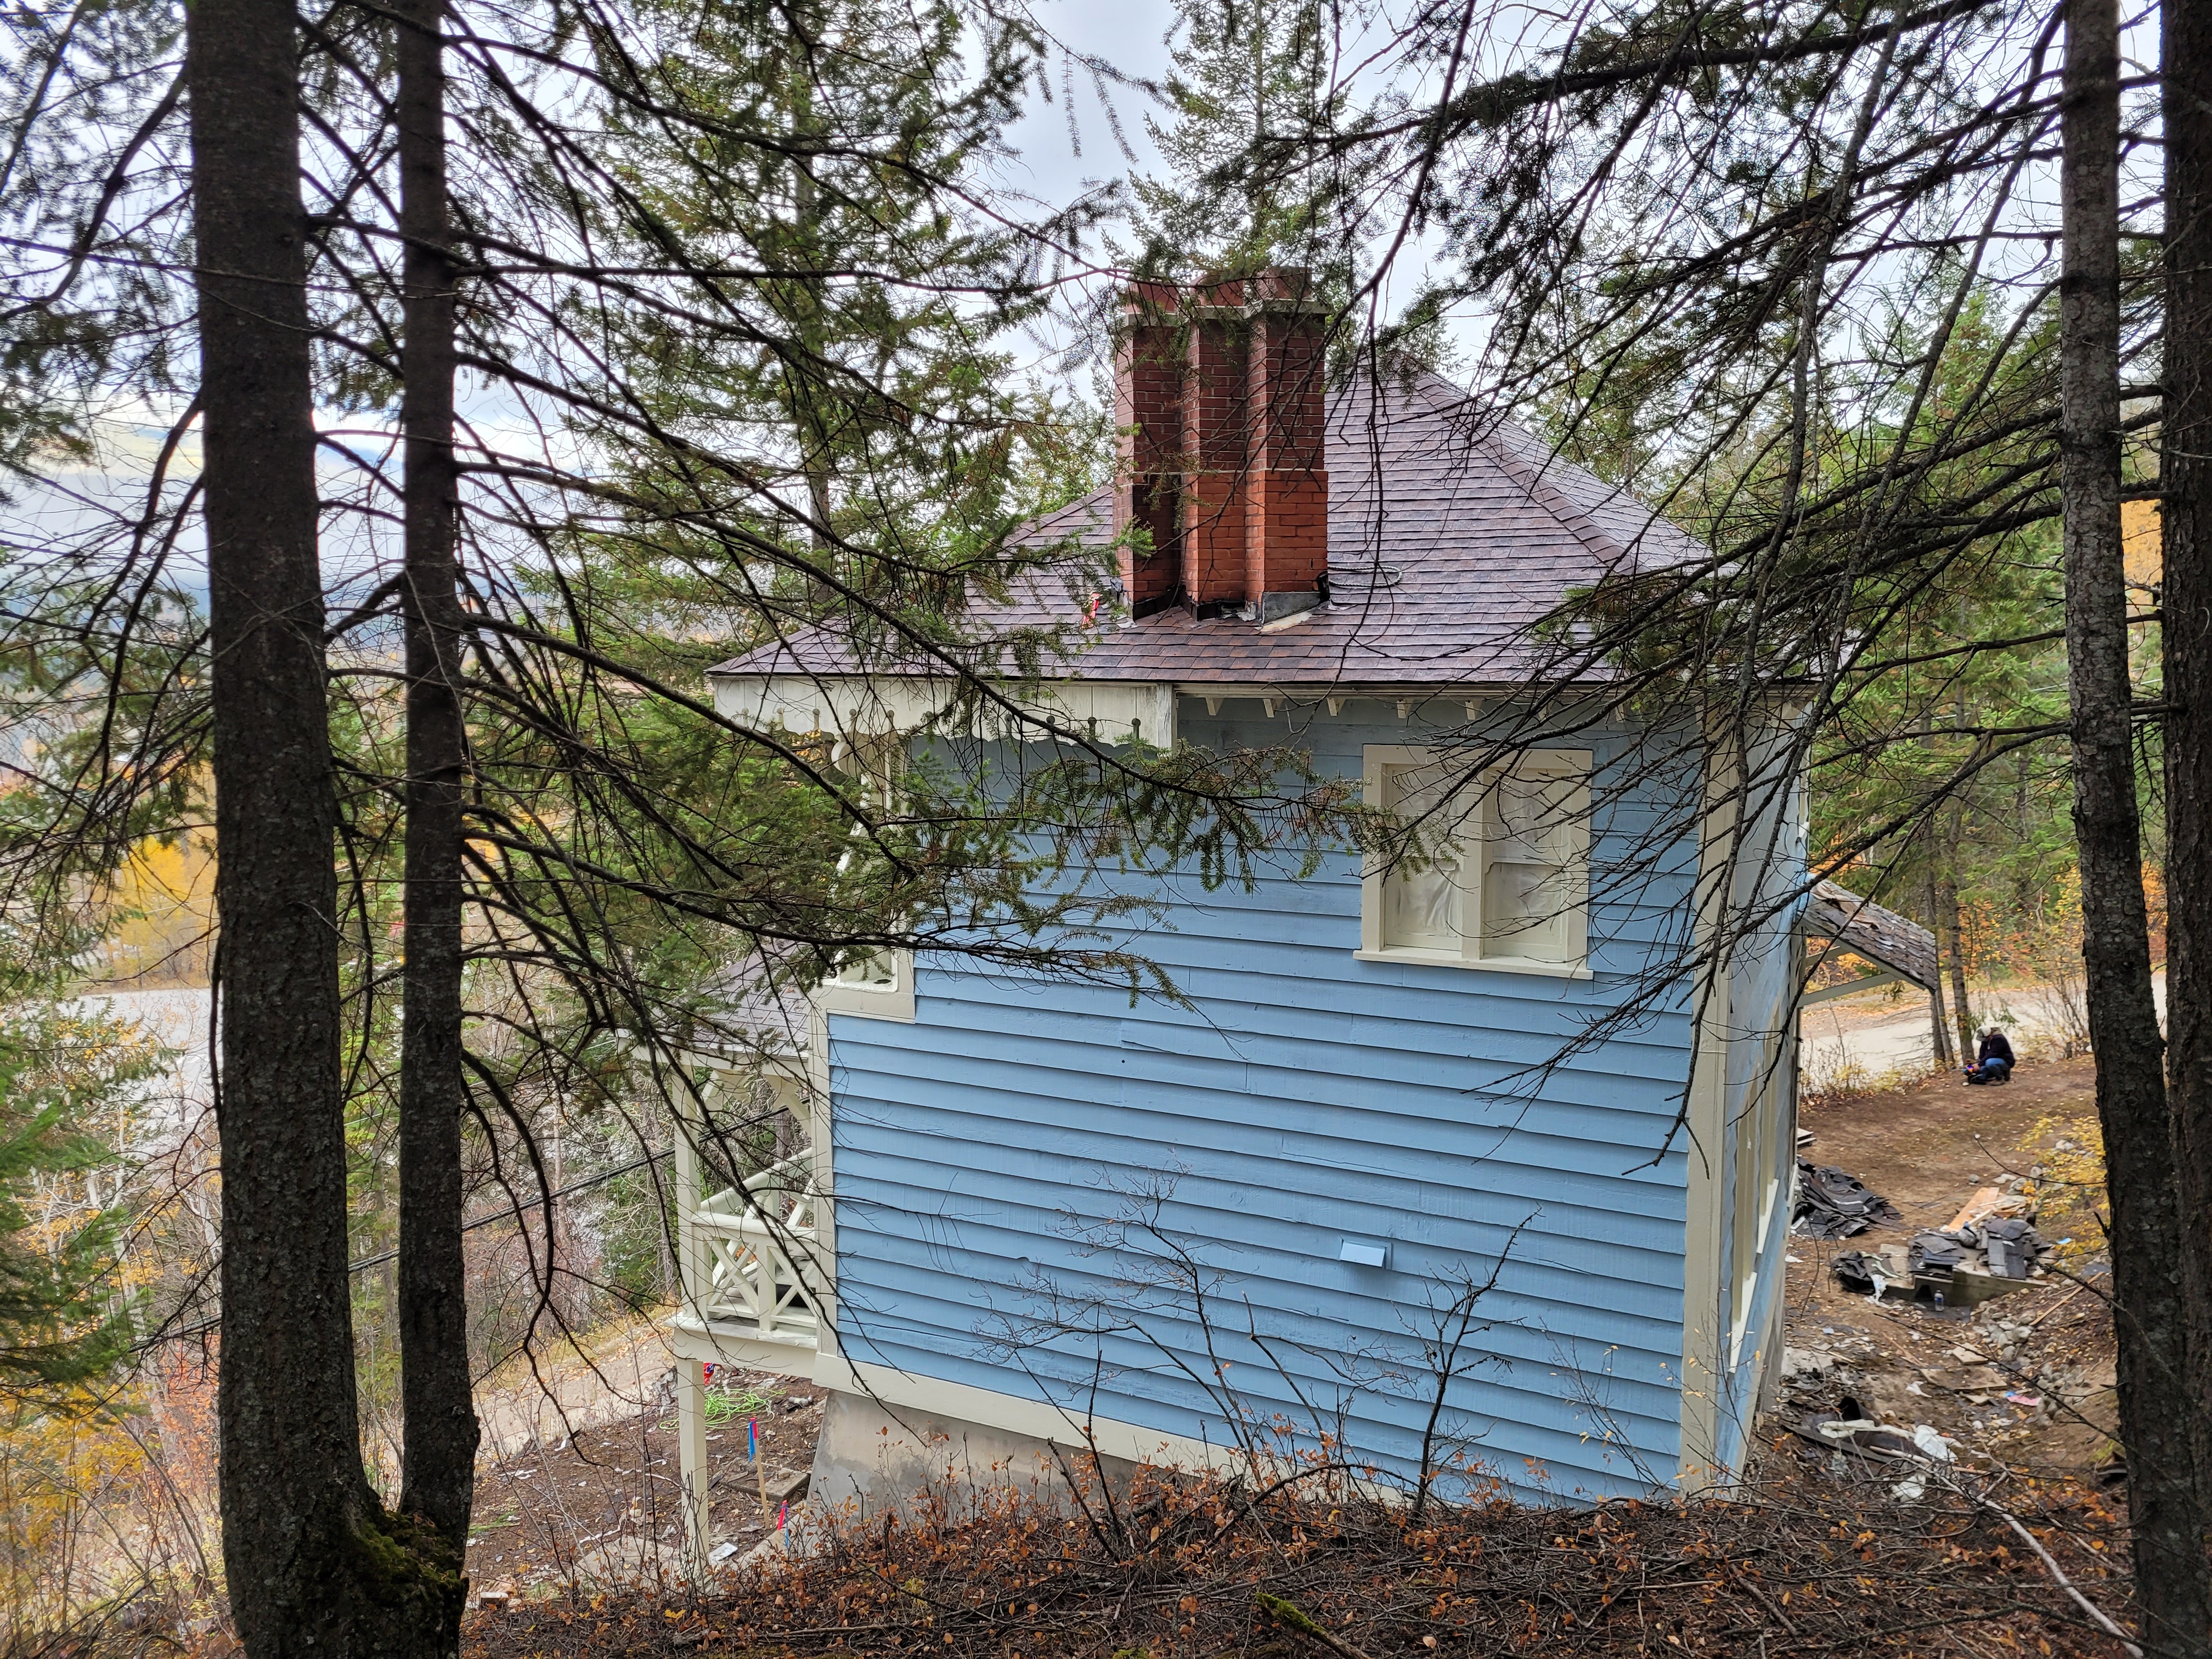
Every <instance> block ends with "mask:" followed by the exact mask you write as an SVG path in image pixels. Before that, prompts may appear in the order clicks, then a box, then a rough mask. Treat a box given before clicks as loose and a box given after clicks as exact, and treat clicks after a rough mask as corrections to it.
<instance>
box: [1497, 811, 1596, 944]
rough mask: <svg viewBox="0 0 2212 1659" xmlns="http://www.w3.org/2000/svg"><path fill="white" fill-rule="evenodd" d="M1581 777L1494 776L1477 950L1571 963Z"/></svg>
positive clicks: (1577, 912)
mask: <svg viewBox="0 0 2212 1659" xmlns="http://www.w3.org/2000/svg"><path fill="white" fill-rule="evenodd" d="M1586 798H1587V795H1586V789H1585V786H1584V785H1583V781H1582V780H1581V778H1579V777H1577V776H1573V775H1565V776H1562V775H1559V774H1558V773H1556V772H1549V771H1539V770H1534V769H1531V770H1528V771H1522V772H1516V773H1513V774H1509V775H1506V776H1504V777H1502V778H1499V779H1498V781H1497V782H1496V784H1495V785H1494V787H1492V790H1491V792H1490V795H1489V799H1488V800H1487V802H1486V805H1485V807H1484V812H1483V817H1484V832H1485V833H1484V836H1483V846H1482V955H1483V956H1484V957H1486V958H1491V957H1497V958H1518V959H1521V960H1523V961H1533V962H1556V963H1571V962H1575V961H1577V960H1579V959H1580V957H1581V956H1582V953H1583V930H1582V927H1581V906H1582V903H1583V896H1582V881H1581V871H1580V869H1579V867H1578V866H1579V862H1580V854H1579V852H1578V849H1577V842H1578V840H1579V834H1578V830H1579V823H1578V820H1579V818H1580V817H1581V814H1582V813H1583V811H1584V803H1585V800H1586Z"/></svg>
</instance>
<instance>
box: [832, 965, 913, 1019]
mask: <svg viewBox="0 0 2212 1659" xmlns="http://www.w3.org/2000/svg"><path fill="white" fill-rule="evenodd" d="M814 1004H815V1006H817V1008H820V1009H821V1010H822V1011H823V1012H825V1013H832V1014H864V1015H866V1016H867V1017H868V1018H871V1019H902V1020H908V1021H911V1020H912V1019H913V1018H914V952H913V951H854V952H853V953H852V954H851V955H850V956H849V957H847V959H846V960H845V961H844V962H842V963H840V964H839V965H838V969H837V971H836V973H834V974H832V975H829V978H828V979H826V980H824V981H822V983H821V984H820V985H818V986H817V987H815V991H814Z"/></svg>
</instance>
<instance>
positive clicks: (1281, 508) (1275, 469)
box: [1244, 267, 1328, 623]
mask: <svg viewBox="0 0 2212 1659" xmlns="http://www.w3.org/2000/svg"><path fill="white" fill-rule="evenodd" d="M1252 287H1253V289H1254V290H1255V292H1254V293H1252V294H1251V295H1250V296H1249V304H1248V305H1247V306H1246V307H1245V310H1246V314H1247V315H1248V316H1249V318H1250V319H1251V321H1250V328H1251V337H1250V342H1249V347H1248V349H1247V361H1248V363H1249V382H1248V384H1249V391H1248V392H1247V398H1248V401H1249V405H1250V410H1251V415H1250V423H1251V441H1250V447H1249V455H1248V459H1247V465H1246V472H1245V485H1244V494H1245V502H1244V571H1245V574H1244V591H1245V593H1246V594H1247V596H1248V597H1249V599H1250V602H1251V604H1252V605H1253V606H1254V608H1255V611H1257V613H1258V617H1259V620H1260V621H1261V622H1263V623H1267V622H1273V621H1274V620H1275V619H1276V618H1277V617H1287V616H1290V615H1291V614H1293V613H1294V612H1297V611H1305V610H1310V609H1311V608H1312V607H1313V606H1314V605H1317V604H1319V603H1320V602H1321V590H1322V579H1323V578H1324V577H1325V576H1326V575H1327V574H1328V473H1327V472H1326V471H1324V470H1323V465H1324V464H1323V461H1322V431H1323V428H1324V427H1325V425H1326V422H1327V416H1326V415H1325V414H1324V413H1323V404H1322V374H1324V372H1325V371H1326V369H1327V367H1328V353H1327V350H1326V343H1325V342H1324V340H1323V339H1322V307H1321V306H1320V305H1319V304H1318V303H1316V301H1314V299H1313V297H1312V288H1313V279H1312V277H1311V276H1310V274H1309V273H1308V272H1305V271H1303V270H1283V269H1281V268H1279V267H1278V268H1276V269H1273V270H1267V271H1266V272H1264V273H1262V274H1261V276H1260V277H1259V278H1258V279H1257V280H1256V281H1255V283H1253V284H1252Z"/></svg>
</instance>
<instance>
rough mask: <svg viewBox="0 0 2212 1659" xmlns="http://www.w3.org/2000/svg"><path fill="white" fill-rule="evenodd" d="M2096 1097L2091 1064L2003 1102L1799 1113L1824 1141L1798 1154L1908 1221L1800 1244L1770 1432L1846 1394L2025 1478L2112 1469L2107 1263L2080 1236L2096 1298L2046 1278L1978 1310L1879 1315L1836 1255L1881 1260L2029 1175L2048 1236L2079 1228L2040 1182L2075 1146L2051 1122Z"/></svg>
mask: <svg viewBox="0 0 2212 1659" xmlns="http://www.w3.org/2000/svg"><path fill="white" fill-rule="evenodd" d="M2093 1087H2094V1074H2093V1067H2092V1062H2090V1061H2089V1060H2086V1059H2082V1060H2057V1061H2053V1062H2051V1063H2048V1064H2036V1063H2034V1062H2033V1060H2030V1061H2029V1062H2028V1063H2027V1064H2024V1065H2023V1066H2021V1069H2020V1071H2019V1073H2017V1074H2016V1076H2015V1079H2014V1080H2013V1081H2012V1082H2011V1083H2009V1084H2008V1085H2004V1086H2003V1087H2001V1088H1969V1087H1967V1086H1966V1085H1964V1084H1962V1083H1960V1081H1959V1080H1958V1079H1957V1077H1956V1075H1955V1074H1946V1075H1942V1076H1938V1077H1936V1078H1934V1079H1929V1080H1927V1081H1924V1082H1921V1083H1917V1084H1914V1085H1909V1086H1906V1087H1905V1088H1901V1089H1892V1090H1884V1091H1876V1092H1871V1093H1863V1094H1857V1095H1851V1096H1846V1097H1843V1098H1840V1099H1832V1100H1823V1099H1818V1098H1815V1099H1812V1100H1808V1102H1807V1103H1806V1104H1805V1106H1804V1108H1803V1109H1802V1113H1801V1117H1800V1122H1801V1126H1802V1127H1804V1128H1806V1129H1809V1130H1811V1131H1812V1132H1813V1134H1814V1140H1813V1142H1812V1144H1811V1145H1810V1146H1806V1147H1804V1148H1803V1149H1802V1150H1801V1152H1800V1153H1799V1156H1800V1157H1801V1158H1804V1159H1805V1160H1807V1161H1808V1162H1810V1163H1813V1164H1833V1165H1835V1166H1836V1167H1838V1168H1839V1169H1842V1170H1845V1171H1847V1172H1848V1173H1850V1174H1851V1175H1854V1176H1857V1177H1858V1178H1859V1179H1860V1180H1861V1181H1863V1182H1865V1183H1866V1185H1867V1186H1869V1188H1872V1189H1873V1190H1874V1191H1875V1192H1877V1193H1880V1194H1882V1195H1883V1196H1884V1197H1885V1198H1887V1199H1888V1200H1889V1201H1890V1202H1891V1203H1892V1204H1893V1205H1895V1206H1897V1208H1898V1210H1899V1212H1901V1219H1900V1220H1899V1222H1898V1223H1896V1224H1895V1225H1892V1226H1887V1227H1878V1228H1875V1229H1874V1230H1873V1231H1869V1232H1866V1233H1862V1234H1860V1235H1859V1236H1857V1237H1854V1238H1850V1239H1847V1240H1844V1241H1841V1242H1838V1243H1830V1242H1824V1241H1820V1240H1815V1239H1809V1238H1792V1239H1791V1241H1790V1267H1789V1278H1788V1296H1789V1308H1788V1312H1787V1316H1786V1325H1785V1336H1784V1340H1785V1343H1786V1345H1787V1350H1788V1352H1787V1353H1786V1355H1785V1367H1784V1370H1785V1381H1784V1385H1783V1386H1784V1408H1783V1410H1782V1412H1781V1413H1779V1415H1780V1417H1781V1418H1782V1419H1783V1421H1782V1422H1781V1423H1779V1424H1778V1425H1777V1426H1778V1427H1781V1426H1786V1423H1787V1421H1788V1420H1789V1419H1791V1418H1792V1417H1793V1416H1794V1415H1795V1414H1796V1411H1797V1410H1799V1409H1801V1408H1815V1407H1834V1406H1836V1405H1837V1404H1838V1401H1840V1400H1841V1399H1842V1398H1843V1397H1844V1396H1845V1395H1849V1396H1850V1397H1852V1398H1855V1399H1857V1401H1859V1402H1860V1403H1861V1405H1863V1407H1865V1409H1866V1414H1867V1415H1869V1416H1873V1417H1875V1418H1878V1419H1881V1420H1882V1421H1884V1422H1887V1423H1894V1424H1898V1425H1902V1426H1904V1427H1905V1428H1908V1429H1910V1428H1911V1427H1912V1426H1914V1425H1917V1424H1923V1423H1924V1424H1927V1425H1930V1426H1931V1427H1933V1428H1935V1429H1936V1430H1937V1431H1939V1432H1941V1433H1942V1434H1943V1435H1944V1436H1946V1437H1948V1438H1950V1439H1952V1440H1954V1441H1955V1442H1957V1443H1958V1444H1959V1447H1960V1449H1961V1451H1962V1452H1963V1453H1966V1454H1971V1455H1975V1456H1978V1457H1984V1458H1993V1459H1995V1460H1996V1461H1999V1462H2003V1463H2005V1464H2007V1465H2009V1466H2011V1467H2013V1468H2019V1469H2021V1470H2023V1471H2025V1472H2030V1473H2039V1474H2060V1473H2064V1474H2089V1473H2091V1472H2093V1471H2094V1470H2095V1469H2097V1468H2100V1467H2101V1466H2102V1465H2104V1464H2105V1462H2106V1459H2107V1457H2108V1455H2109V1454H2110V1452H2111V1445H2110V1437H2111V1433H2112V1425H2113V1411H2114V1401H2113V1396H2112V1325H2111V1321H2110V1319H2109V1317H2108V1316H2107V1315H2106V1309H2105V1304H2104V1303H2103V1302H2102V1301H2101V1300H2100V1297H2099V1294H2098V1292H2099V1291H2100V1289H2101V1288H2102V1285H2103V1284H2104V1273H2103V1264H2102V1261H2101V1259H2100V1258H2098V1257H2096V1256H2094V1255H2089V1254H2087V1252H2086V1251H2085V1250H2084V1249H2082V1248H2081V1246H2082V1245H2084V1244H2086V1242H2087V1241H2086V1240H2079V1241H2076V1243H2075V1244H2074V1245H2072V1246H2069V1247H2067V1249H2065V1250H2064V1251H2063V1253H2062V1260H2063V1261H2064V1262H2065V1263H2066V1264H2067V1265H2068V1266H2069V1267H2070V1269H2071V1271H2073V1272H2074V1273H2076V1274H2077V1275H2079V1277H2080V1278H2081V1279H2086V1280H2087V1281H2088V1282H2087V1285H2086V1286H2085V1285H2082V1284H2081V1283H2078V1282H2076V1280H2075V1279H2067V1278H2062V1277H2057V1276H2050V1277H2045V1278H2043V1279H2035V1280H2032V1281H2031V1282H2030V1284H2029V1285H2028V1286H2027V1288H2025V1289H2022V1290H2020V1291H2015V1292H2013V1293H2011V1294H2009V1295H2007V1296H2002V1297H1997V1298H1996V1299H1995V1300H1993V1301H1990V1302H1987V1303H1984V1304H1982V1305H1981V1306H1980V1307H1978V1308H1975V1309H1972V1310H1967V1309H1961V1308H1939V1307H1936V1306H1934V1305H1933V1304H1931V1303H1928V1302H1922V1301H1915V1300H1911V1299H1908V1298H1907V1297H1904V1296H1901V1295H1899V1293H1897V1292H1895V1291H1893V1292H1892V1293H1891V1294H1890V1295H1889V1296H1888V1297H1885V1298H1884V1299H1883V1300H1882V1301H1881V1303H1880V1304H1876V1303H1875V1301H1874V1300H1873V1299H1872V1298H1871V1297H1867V1296H1865V1295H1863V1294H1855V1293H1852V1292H1850V1291H1844V1289H1843V1288H1842V1287H1841V1286H1840V1285H1838V1283H1837V1282H1836V1279H1835V1277H1834V1275H1833V1274H1832V1273H1831V1272H1830V1271H1829V1263H1830V1261H1832V1259H1833V1258H1834V1257H1835V1256H1836V1255H1838V1253H1839V1252H1841V1251H1844V1250H1868V1251H1871V1250H1872V1249H1874V1248H1875V1246H1877V1245H1880V1244H1883V1243H1904V1242H1905V1240H1907V1239H1909V1238H1910V1237H1911V1236H1912V1234H1913V1233H1914V1232H1916V1231H1921V1230H1923V1229H1927V1228H1940V1227H1942V1226H1944V1225H1948V1223H1949V1222H1950V1220H1951V1219H1952V1218H1953V1217H1954V1215H1955V1214H1956V1213H1957V1212H1958V1211H1959V1209H1960V1206H1961V1205H1963V1204H1964V1203H1965V1202H1966V1200H1967V1199H1969V1198H1970V1197H1972V1195H1973V1194H1974V1193H1975V1191H1976V1190H1977V1189H1978V1188H1984V1187H1990V1186H2001V1185H2002V1184H2003V1183H2004V1182H2005V1181H2006V1180H2007V1178H2008V1177H2013V1176H2018V1177H2022V1178H2025V1179H2027V1181H2028V1182H2030V1186H2031V1190H2033V1191H2036V1192H2037V1193H2038V1194H2039V1199H2040V1200H2041V1202H2042V1204H2043V1206H2044V1212H2043V1214H2042V1215H2041V1217H2040V1218H2039V1223H2038V1225H2039V1231H2042V1233H2043V1234H2044V1236H2045V1238H2046V1239H2048V1240H2051V1242H2054V1243H2055V1242H2057V1237H2061V1236H2063V1235H2062V1234H2061V1233H2060V1232H2059V1231H2058V1229H2061V1228H2063V1227H2065V1226H2068V1225H2074V1224H2075V1222H2076V1221H2077V1220H2078V1221H2087V1219H2088V1218H2087V1215H2086V1214H2079V1215H2078V1216H2077V1215H2076V1214H2075V1213H2073V1212H2068V1211H2067V1210H2066V1209H2065V1208H2064V1207H2063V1205H2061V1204H2059V1203H2057V1202H2056V1200H2057V1199H2060V1198H2063V1196H2064V1194H2063V1191H2062V1190H2061V1189H2058V1188H2054V1187H2053V1186H2052V1184H2051V1181H2050V1180H2049V1179H2048V1178H2047V1177H2048V1176H2049V1175H2050V1173H2051V1171H2050V1165H2051V1163H2052V1162H2053V1161H2054V1159H2057V1158H2059V1157H2060V1156H2061V1155H2062V1154H2063V1152H2067V1151H2070V1150H2071V1148H2070V1146H2069V1147H2062V1146H2060V1145H2059V1143H2060V1142H2061V1141H2062V1140H2063V1139H2064V1138H2065V1137H2064V1131H2063V1128H2061V1127H2051V1125H2052V1124H2053V1121H2054V1120H2063V1119H2065V1118H2069V1117H2079V1116H2081V1115H2085V1114H2087V1113H2089V1112H2091V1111H2092V1110H2093ZM2039 1177H2044V1178H2043V1179H2039ZM1962 1350H1963V1351H1966V1352H1961V1351H1962Z"/></svg>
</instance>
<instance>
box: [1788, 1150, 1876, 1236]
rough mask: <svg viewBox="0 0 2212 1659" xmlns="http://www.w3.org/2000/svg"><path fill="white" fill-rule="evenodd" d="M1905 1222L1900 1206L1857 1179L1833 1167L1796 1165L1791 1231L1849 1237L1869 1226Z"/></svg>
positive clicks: (1825, 1165) (1804, 1234)
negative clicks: (1898, 1208) (1795, 1192)
mask: <svg viewBox="0 0 2212 1659" xmlns="http://www.w3.org/2000/svg"><path fill="white" fill-rule="evenodd" d="M1901 1219H1903V1218H1902V1217H1901V1216H1899V1214H1898V1212H1897V1206H1895V1205H1893V1204H1892V1203H1891V1202H1890V1201H1889V1200H1887V1199H1886V1198H1884V1197H1882V1196H1881V1194H1879V1193H1875V1192H1869V1190H1868V1189H1867V1188H1866V1185H1865V1183H1864V1182H1861V1181H1860V1180H1859V1179H1858V1178H1857V1176H1850V1175H1846V1174H1845V1173H1844V1171H1843V1170H1838V1169H1837V1168H1835V1167H1834V1166H1833V1165H1831V1164H1821V1165H1820V1166H1818V1167H1815V1166H1814V1165H1813V1164H1804V1163H1801V1164H1798V1166H1797V1196H1796V1201H1795V1202H1794V1203H1793V1204H1792V1205H1791V1206H1790V1231H1791V1232H1793V1233H1796V1234H1797V1235H1799V1236H1800V1237H1805V1238H1850V1237H1855V1236H1856V1235H1857V1234H1859V1233H1863V1232H1864V1231H1867V1229H1869V1227H1875V1226H1887V1225H1889V1224H1890V1223H1892V1222H1894V1221H1899V1220H1901Z"/></svg>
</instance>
